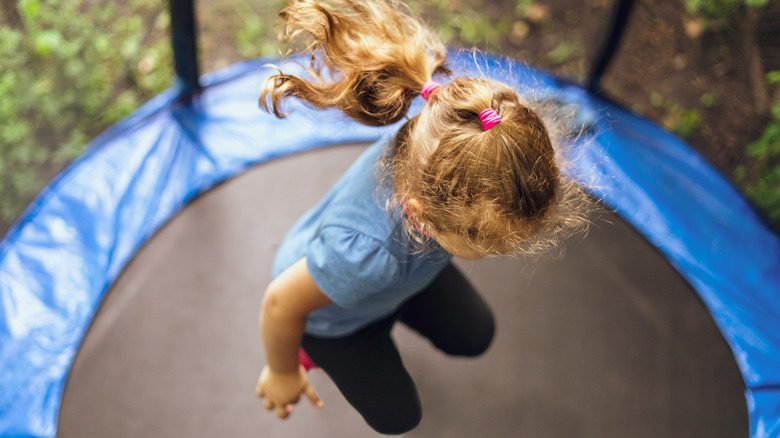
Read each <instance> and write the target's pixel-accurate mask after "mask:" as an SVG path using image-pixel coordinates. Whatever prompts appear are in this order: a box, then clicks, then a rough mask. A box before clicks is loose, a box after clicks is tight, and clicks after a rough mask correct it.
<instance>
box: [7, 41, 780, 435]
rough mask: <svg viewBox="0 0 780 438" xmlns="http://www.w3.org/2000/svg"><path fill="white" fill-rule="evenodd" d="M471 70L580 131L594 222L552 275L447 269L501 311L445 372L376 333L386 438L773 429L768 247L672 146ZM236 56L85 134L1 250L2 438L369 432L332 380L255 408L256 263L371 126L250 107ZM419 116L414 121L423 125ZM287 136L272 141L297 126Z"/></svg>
mask: <svg viewBox="0 0 780 438" xmlns="http://www.w3.org/2000/svg"><path fill="white" fill-rule="evenodd" d="M451 60H452V61H451V64H452V67H453V70H454V72H455V73H454V76H458V75H466V74H470V75H474V74H479V75H482V74H488V75H489V76H490V77H493V78H496V79H499V80H503V81H506V82H508V83H510V84H512V85H514V86H515V87H516V88H517V89H518V91H519V92H520V93H521V94H522V93H537V92H538V91H539V90H544V93H545V95H547V96H555V98H556V99H558V100H559V101H560V102H563V103H565V104H566V105H569V106H572V107H576V108H577V109H578V110H579V111H581V112H586V113H588V114H593V115H594V122H593V124H592V126H591V127H590V129H589V130H588V131H587V132H586V133H585V134H583V135H581V136H580V137H578V138H577V140H576V141H577V145H578V148H579V149H580V151H581V153H580V154H578V155H577V157H576V161H575V169H576V173H577V174H576V177H577V178H580V179H581V180H583V181H587V182H588V183H589V185H591V186H592V187H596V188H597V189H594V191H593V195H594V197H595V198H597V199H600V200H602V202H603V203H604V205H605V206H606V207H607V209H609V210H614V211H615V212H616V213H610V212H603V213H598V214H596V215H595V216H594V218H593V222H594V225H593V227H592V230H591V232H590V234H589V235H588V236H587V237H586V238H584V239H581V240H575V241H571V242H567V253H566V257H564V258H563V259H560V260H557V259H556V260H541V261H526V260H522V259H512V258H498V259H488V260H483V261H479V262H473V263H472V262H460V261H459V262H458V263H459V266H460V268H461V269H462V270H463V271H464V272H465V273H466V274H467V276H468V277H469V278H470V279H471V280H472V281H473V282H474V283H475V285H476V286H477V288H478V289H480V290H481V291H482V292H483V293H484V294H485V296H486V299H487V300H488V302H489V303H490V304H491V306H492V307H493V308H494V310H495V311H496V313H497V320H498V324H499V326H498V333H497V339H496V342H495V344H494V345H493V346H492V347H491V349H490V350H489V351H488V353H487V354H486V355H485V356H484V357H482V358H479V359H476V360H456V359H452V358H447V357H444V356H442V355H440V354H439V353H437V352H435V351H434V350H433V349H432V347H430V346H429V345H427V344H426V343H425V342H424V341H422V340H420V339H419V338H417V337H416V336H415V335H413V334H411V333H409V332H407V331H405V330H404V329H403V328H397V329H396V332H395V335H396V338H397V340H398V343H399V348H400V350H401V351H402V354H403V356H404V358H405V361H406V364H407V366H408V368H409V370H410V373H411V374H412V375H413V377H414V378H415V380H416V381H417V382H418V385H419V388H420V393H421V397H422V399H423V405H424V418H423V422H422V423H421V425H420V427H419V428H417V429H415V430H414V431H413V432H411V433H409V434H407V436H419V437H423V436H448V437H449V436H451V437H472V436H479V435H484V436H502V437H503V436H512V437H514V436H547V437H564V436H565V437H570V436H581V437H625V436H633V437H657V436H681V437H686V436H690V437H699V436H702V437H704V436H706V437H735V436H751V437H762V438H763V437H777V436H780V304H779V303H780V300H778V298H780V242H778V238H777V236H776V235H774V234H773V233H772V232H771V231H770V230H769V229H768V228H767V227H766V225H765V224H764V223H763V221H762V220H761V218H760V217H758V215H756V214H755V213H754V212H753V210H752V208H751V207H750V205H749V204H748V203H747V202H746V201H745V200H744V199H743V198H742V197H741V196H740V195H739V194H738V192H737V191H736V190H735V189H734V188H733V187H732V186H731V185H730V184H728V182H727V181H726V180H725V179H723V178H722V177H721V176H720V175H719V174H717V172H715V171H714V170H713V169H712V168H711V167H710V166H709V165H707V164H706V163H705V162H704V161H703V160H702V159H701V158H700V157H698V156H697V155H696V154H695V153H693V152H692V151H691V150H690V149H689V148H688V147H687V146H686V145H685V144H684V143H682V142H681V141H680V140H679V139H677V138H675V137H674V136H672V135H670V134H669V133H667V132H664V131H663V130H661V129H659V128H658V127H657V126H655V125H653V124H652V123H650V122H648V121H646V120H643V119H641V118H639V117H637V116H635V115H633V114H631V113H629V112H627V111H625V110H623V109H622V108H620V107H619V106H617V105H615V104H613V103H611V102H610V101H608V100H606V99H604V98H601V97H599V96H598V95H595V94H593V93H590V92H587V91H585V90H584V89H582V88H580V87H579V86H576V85H572V84H569V83H566V82H563V81H560V80H558V79H555V78H553V77H552V76H550V75H548V74H545V73H543V72H540V71H538V70H535V69H533V68H531V67H528V66H526V65H524V64H522V63H519V62H517V61H514V60H511V59H505V58H501V57H497V56H493V55H489V54H483V53H479V52H471V51H459V50H453V51H452V53H451ZM267 62H277V63H278V62H279V61H275V60H267V59H261V60H252V61H246V62H243V63H240V64H236V65H233V66H231V67H228V68H227V69H224V70H221V71H218V72H215V73H212V74H208V75H205V76H204V77H202V78H201V79H200V82H199V85H202V89H200V90H197V92H193V90H192V88H191V87H188V86H187V84H186V83H185V84H183V85H179V86H177V87H174V88H173V89H171V90H169V91H167V92H165V93H163V94H162V95H160V96H158V97H157V98H155V99H154V100H152V101H150V102H148V103H147V104H145V105H144V106H142V107H141V108H139V109H138V110H137V111H136V112H135V113H134V114H133V115H131V116H130V117H128V118H127V119H125V120H123V121H122V122H120V123H119V124H117V125H115V126H113V127H112V128H110V129H109V130H108V131H106V132H105V133H104V134H103V135H101V136H100V137H99V138H97V139H96V140H95V141H93V142H92V143H91V144H90V146H89V148H88V149H87V151H86V152H85V154H84V155H83V156H82V157H81V158H79V159H78V160H77V161H75V162H74V163H73V164H72V165H71V166H70V167H69V168H68V169H66V170H65V171H64V172H63V173H62V174H61V175H60V176H58V177H57V178H56V179H55V180H54V181H53V182H52V183H51V184H50V185H49V186H48V187H47V188H46V189H45V190H44V191H43V192H42V193H41V194H40V195H39V197H38V198H37V199H36V200H35V201H34V202H33V204H32V205H31V206H30V207H29V209H28V210H27V212H26V213H25V214H24V215H23V217H22V218H21V219H20V221H19V222H18V223H17V224H16V225H15V226H14V227H13V228H12V230H11V231H10V232H9V233H8V235H7V236H6V237H5V239H4V240H3V242H2V244H0V298H1V300H0V311H1V312H0V370H2V372H0V387H1V388H2V391H0V435H2V436H33V437H51V436H62V437H93V436H94V437H98V436H113V437H137V436H155V437H168V436H170V437H179V436H192V437H201V436H203V437H206V436H249V435H257V434H260V435H261V436H264V437H287V436H301V435H304V434H309V435H311V434H317V435H318V436H323V437H336V436H338V437H366V436H373V435H375V434H374V433H373V432H372V431H371V430H370V429H369V428H368V426H366V425H365V424H364V423H363V422H362V419H360V418H359V416H358V415H357V414H356V413H355V412H354V411H353V410H352V409H351V408H350V407H349V406H347V405H346V402H345V401H344V400H343V399H342V398H341V396H340V395H339V394H338V392H337V390H336V389H335V388H334V387H333V386H332V385H331V384H330V382H329V380H328V379H327V376H324V375H322V374H318V373H315V372H313V373H312V374H311V376H312V377H311V378H312V380H313V381H314V384H315V387H317V388H318V391H319V393H320V396H321V397H322V398H323V400H324V401H325V403H326V406H325V408H324V409H323V410H321V411H318V410H315V409H314V408H311V407H310V406H308V405H307V404H306V402H305V401H303V402H302V403H301V404H300V405H299V406H297V407H296V412H295V414H294V415H293V416H292V418H290V419H289V420H287V421H285V422H282V421H279V420H278V419H276V418H275V416H274V415H273V414H271V413H268V412H266V411H265V410H264V409H263V407H262V402H260V401H259V400H258V399H257V398H256V396H255V395H254V383H255V381H256V378H257V375H258V373H259V371H260V368H261V366H262V364H263V362H264V360H263V357H262V346H261V344H260V339H259V335H258V329H257V314H258V310H259V307H260V302H261V300H262V292H263V290H264V288H265V285H266V284H267V283H268V281H269V278H270V266H271V258H272V257H273V254H274V252H275V248H276V246H277V245H278V244H279V242H280V241H281V239H282V237H283V236H284V233H285V232H286V230H287V229H288V228H289V226H290V225H291V224H292V223H293V222H294V221H295V219H297V217H298V216H299V215H300V214H301V213H303V212H304V211H305V210H306V209H307V208H308V207H310V206H311V205H312V204H313V203H314V202H315V201H316V200H317V199H318V198H319V197H320V196H322V194H324V192H325V191H326V190H327V188H328V187H329V185H330V184H331V183H332V182H334V181H335V179H336V178H337V177H338V176H339V175H340V173H341V172H342V171H343V170H344V169H345V168H346V167H347V166H348V165H349V164H350V162H351V160H352V159H354V158H355V157H356V156H357V155H358V154H359V153H360V152H361V151H362V150H363V148H365V146H366V145H367V144H369V143H370V142H372V141H376V140H377V139H379V138H381V137H382V136H385V135H391V134H392V132H393V131H394V129H397V126H391V127H387V128H368V127H364V126H361V125H358V124H356V123H355V122H351V121H349V120H347V119H345V118H344V117H343V116H341V115H340V114H339V113H337V112H334V111H324V112H322V111H317V112H315V111H313V110H311V109H307V108H305V107H303V106H295V107H294V108H293V113H292V114H291V116H289V118H288V119H285V120H277V119H275V118H273V117H272V116H269V115H268V114H265V113H262V112H261V111H260V110H259V109H258V108H257V100H256V99H257V90H259V89H260V84H261V83H262V81H263V79H264V78H265V77H266V76H267V75H268V74H270V71H268V70H264V69H262V68H261V66H262V65H263V64H265V63H267ZM420 104H421V102H417V103H416V107H415V109H413V110H412V113H415V112H416V111H418V110H419V107H420ZM293 126H294V127H295V129H293V128H292V127H293Z"/></svg>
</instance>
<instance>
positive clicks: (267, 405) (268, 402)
mask: <svg viewBox="0 0 780 438" xmlns="http://www.w3.org/2000/svg"><path fill="white" fill-rule="evenodd" d="M265 408H266V409H268V410H269V411H270V410H271V409H273V408H274V404H273V402H271V400H269V399H265Z"/></svg>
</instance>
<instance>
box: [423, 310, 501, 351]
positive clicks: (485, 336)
mask: <svg viewBox="0 0 780 438" xmlns="http://www.w3.org/2000/svg"><path fill="white" fill-rule="evenodd" d="M495 332H496V326H495V321H494V320H493V319H492V318H489V319H488V318H486V319H485V320H484V321H483V322H482V323H481V324H480V325H479V326H478V327H474V328H473V329H472V330H471V331H470V332H469V333H468V335H466V336H463V337H461V338H460V339H457V340H455V339H450V342H449V345H437V347H438V348H439V349H440V350H442V351H444V352H445V353H446V354H449V355H451V356H464V357H476V356H481V355H482V354H484V353H485V352H486V351H487V350H488V348H490V344H492V343H493V337H494V336H495Z"/></svg>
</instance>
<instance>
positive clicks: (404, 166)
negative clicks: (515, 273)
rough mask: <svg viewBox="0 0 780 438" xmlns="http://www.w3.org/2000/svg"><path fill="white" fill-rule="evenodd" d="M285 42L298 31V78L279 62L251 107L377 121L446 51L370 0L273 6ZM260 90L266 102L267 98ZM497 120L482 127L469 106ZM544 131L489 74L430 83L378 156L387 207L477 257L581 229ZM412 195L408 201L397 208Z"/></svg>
mask: <svg viewBox="0 0 780 438" xmlns="http://www.w3.org/2000/svg"><path fill="white" fill-rule="evenodd" d="M280 15H281V16H282V17H284V18H285V19H286V21H287V35H288V38H290V39H295V38H297V37H300V36H304V35H308V36H309V38H310V41H308V44H307V50H308V53H309V55H310V59H311V64H310V65H309V66H305V68H306V70H307V72H308V74H309V75H310V78H307V79H303V78H300V77H298V76H295V75H288V74H284V73H282V72H281V71H280V72H279V73H278V74H276V75H273V76H271V77H270V78H269V79H268V80H267V81H266V83H265V86H264V88H263V90H262V93H261V96H260V104H261V106H262V107H263V108H264V109H265V110H267V111H272V112H273V113H274V114H275V115H276V116H277V117H284V115H285V114H284V113H283V112H282V111H281V103H282V101H283V100H284V98H286V97H289V96H293V97H297V98H300V99H302V100H304V101H305V102H307V103H308V104H310V105H312V106H314V107H317V108H332V107H335V108H339V109H340V110H342V111H344V113H346V114H347V115H348V116H350V117H351V118H353V119H354V120H357V121H358V122H361V123H364V124H367V125H372V126H382V125H388V124H391V123H394V122H396V121H398V120H400V119H401V118H403V117H404V116H405V115H406V113H407V111H408V109H409V105H410V103H411V101H412V99H414V98H415V97H416V96H417V95H419V94H420V91H421V89H422V86H423V84H425V82H427V81H429V80H431V78H432V77H433V76H434V75H435V74H439V73H449V70H448V69H447V67H446V48H445V46H444V44H443V43H442V42H441V41H440V40H439V39H438V38H437V37H436V36H435V35H434V34H433V33H432V32H430V31H429V30H428V29H427V28H426V27H425V26H424V25H423V24H422V23H421V22H420V21H419V20H417V19H414V18H413V17H411V16H410V15H408V14H407V13H405V12H404V11H402V10H401V9H400V7H399V5H397V4H389V3H386V2H384V1H382V0H366V1H360V2H358V1H352V0H334V1H332V2H330V3H323V2H319V3H315V2H311V1H301V2H294V3H292V4H290V5H288V7H287V8H285V9H284V10H283V11H282V12H281V14H280ZM269 98H270V103H269ZM487 108H493V109H494V110H495V111H496V112H497V113H498V114H499V115H500V116H501V122H500V123H499V124H497V125H495V126H494V127H492V128H491V129H489V130H485V129H484V128H483V126H482V124H481V122H480V119H479V117H478V114H479V113H480V112H481V111H482V110H484V109H487ZM561 163H563V161H562V158H561V157H560V155H559V154H557V153H556V151H555V149H554V148H553V143H552V140H551V136H550V132H548V129H547V127H546V125H545V123H544V122H543V121H542V119H541V118H540V117H539V115H538V114H537V113H536V112H535V111H533V110H531V109H530V108H529V106H528V105H526V104H525V103H524V102H523V101H522V100H521V98H520V97H519V96H518V94H517V92H516V91H515V90H514V89H512V88H511V87H509V86H508V85H506V84H503V83H501V82H497V81H493V80H488V79H478V78H456V79H454V80H453V81H452V82H451V83H449V84H447V85H444V86H442V87H440V88H438V89H436V90H435V91H433V92H432V93H431V94H430V96H429V97H428V102H427V103H426V105H425V106H424V108H423V109H422V111H421V112H420V114H419V115H417V116H415V117H414V118H412V119H411V120H409V121H408V122H407V123H406V124H404V125H403V126H402V127H401V129H400V130H399V132H398V134H397V135H396V137H395V140H394V143H393V146H392V147H391V148H390V150H389V151H388V154H387V156H386V157H385V159H384V160H383V164H384V165H385V166H386V170H387V171H388V172H387V174H389V175H392V178H391V179H392V189H393V190H392V193H393V195H392V196H391V197H390V199H389V200H388V202H387V207H388V210H389V211H395V210H396V209H397V208H399V206H400V205H402V204H403V205H404V210H406V215H404V217H405V226H406V229H407V231H408V234H409V235H410V236H411V237H412V239H413V241H415V242H418V243H425V242H426V240H427V239H426V238H425V235H430V236H433V237H434V239H435V238H436V236H441V235H444V234H446V235H451V236H457V237H460V238H463V240H464V241H465V242H467V244H468V246H469V249H470V250H471V251H473V252H475V253H477V254H480V255H493V254H506V253H534V252H538V251H540V250H541V249H544V248H546V247H549V246H554V245H555V244H556V243H557V242H558V241H559V240H560V237H561V236H564V235H568V234H571V233H574V232H576V231H579V230H581V229H584V228H585V227H586V224H587V221H586V219H585V216H586V213H585V210H584V209H582V208H581V207H582V205H584V204H585V203H586V202H585V199H586V198H585V196H584V194H583V192H582V190H580V189H579V188H578V187H577V186H576V185H575V184H574V183H573V182H571V181H570V180H568V179H567V178H565V177H563V176H562V171H561V166H560V164H561ZM409 200H414V204H415V206H416V207H419V208H406V202H407V201H409Z"/></svg>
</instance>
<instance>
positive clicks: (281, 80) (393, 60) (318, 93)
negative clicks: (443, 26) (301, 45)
mask: <svg viewBox="0 0 780 438" xmlns="http://www.w3.org/2000/svg"><path fill="white" fill-rule="evenodd" d="M399 8H400V7H399V6H398V5H389V4H387V3H386V2H385V1H382V0H362V1H357V0H331V1H330V2H329V4H328V3H324V2H311V1H295V2H293V3H291V4H290V5H289V6H288V7H287V8H285V9H284V10H282V12H281V13H280V15H281V16H282V17H283V18H284V19H285V20H286V22H287V32H286V34H287V39H288V42H293V40H295V39H297V38H299V37H308V39H309V41H308V44H307V46H306V52H308V53H309V55H310V59H311V65H310V66H305V67H304V68H305V69H306V71H307V73H308V74H309V76H310V77H308V78H305V79H304V78H301V77H298V76H294V75H289V74H285V73H282V72H281V71H280V72H279V73H278V74H275V75H273V76H271V77H269V78H268V79H267V80H266V82H265V84H264V87H263V90H262V92H261V94H260V105H261V107H262V108H263V109H265V110H266V111H269V112H273V113H274V114H275V115H276V116H277V117H279V118H282V117H284V116H285V114H284V113H283V112H282V110H281V103H282V101H283V100H284V99H285V98H287V97H290V96H292V97H297V98H299V99H302V100H304V101H305V102H307V103H308V104H310V105H312V106H314V107H316V108H322V109H326V108H338V109H340V110H341V111H343V112H344V113H345V114H347V115H348V116H349V117H351V118H352V119H354V120H356V121H358V122H360V123H362V124H365V125H370V126H384V125H389V124H392V123H395V122H397V121H398V120H400V119H401V118H403V117H404V116H405V115H406V113H407V111H408V109H409V105H410V104H411V102H412V99H414V98H415V97H416V96H417V95H419V94H420V92H421V91H422V86H423V84H425V82H427V81H429V80H430V79H431V77H432V76H433V75H434V74H436V73H449V70H448V69H447V68H446V66H445V62H446V47H445V46H444V43H442V42H441V40H439V39H438V37H436V36H435V35H434V34H433V33H432V32H431V31H430V30H428V29H427V28H426V27H425V26H424V25H423V24H422V23H421V22H420V21H419V20H417V19H415V18H413V17H411V16H409V15H408V14H406V13H404V12H402V11H401V10H400V9H399ZM269 98H270V102H269Z"/></svg>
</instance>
